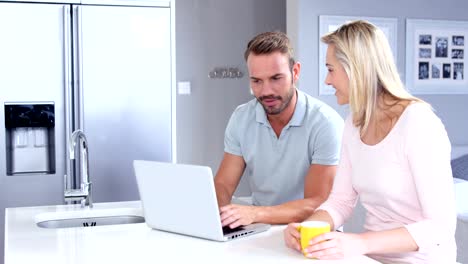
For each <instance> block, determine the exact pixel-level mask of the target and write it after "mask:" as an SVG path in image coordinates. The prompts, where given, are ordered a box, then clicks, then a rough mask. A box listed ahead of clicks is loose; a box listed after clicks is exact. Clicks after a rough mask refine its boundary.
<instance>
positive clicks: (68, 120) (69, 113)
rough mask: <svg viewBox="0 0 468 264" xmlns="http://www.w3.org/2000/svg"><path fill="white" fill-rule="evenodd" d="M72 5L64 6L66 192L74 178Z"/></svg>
mask: <svg viewBox="0 0 468 264" xmlns="http://www.w3.org/2000/svg"><path fill="white" fill-rule="evenodd" d="M70 15H71V13H70V5H64V6H63V51H64V56H63V57H64V61H63V63H64V65H63V66H64V70H65V77H64V88H65V120H64V121H65V135H64V141H65V173H66V175H64V182H63V184H64V190H67V189H69V188H70V187H71V186H69V184H70V181H67V180H66V178H67V177H72V171H71V170H72V168H71V164H70V154H69V153H68V148H69V147H68V144H69V142H68V141H69V140H68V138H69V137H70V135H71V133H72V129H73V98H72V96H73V95H72V81H73V78H72V58H71V49H72V47H71V45H72V44H71V29H72V28H71V27H72V25H71V19H70Z"/></svg>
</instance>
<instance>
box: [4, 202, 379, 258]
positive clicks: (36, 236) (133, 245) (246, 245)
mask: <svg viewBox="0 0 468 264" xmlns="http://www.w3.org/2000/svg"><path fill="white" fill-rule="evenodd" d="M111 208H136V209H139V210H141V203H140V202H139V201H132V202H119V203H96V204H94V208H93V209H87V210H97V209H111ZM77 210H83V209H81V208H80V207H79V205H57V206H41V207H19V208H7V209H6V215H5V264H13V263H14V264H23V263H24V264H26V263H48V264H53V263H57V264H59V263H60V264H64V263H67V264H74V263H76V264H88V263H112V264H118V263H125V264H128V263H190V262H194V263H199V262H204V263H223V264H224V263H237V264H239V263H288V264H290V263H304V261H307V259H306V258H305V257H303V256H302V255H301V254H299V253H297V252H295V251H293V250H291V249H289V248H287V247H286V246H285V245H284V242H283V229H284V226H273V227H272V228H271V229H270V230H268V231H266V232H263V233H260V234H256V235H253V236H249V237H245V238H241V239H237V240H233V241H228V242H215V241H209V240H204V239H199V238H193V237H188V236H183V235H178V234H173V233H168V232H162V231H157V230H153V229H151V228H149V227H148V226H147V225H146V224H145V223H140V224H123V225H107V226H95V227H79V228H61V229H46V228H40V227H37V226H36V223H35V220H34V219H35V217H36V215H37V214H40V213H45V212H61V211H77ZM187 221H190V217H187ZM310 261H313V262H314V263H359V264H366V263H378V262H377V261H374V260H372V259H370V258H367V257H364V256H361V257H355V258H352V259H345V260H341V261H338V260H336V261H324V260H320V261H319V260H310Z"/></svg>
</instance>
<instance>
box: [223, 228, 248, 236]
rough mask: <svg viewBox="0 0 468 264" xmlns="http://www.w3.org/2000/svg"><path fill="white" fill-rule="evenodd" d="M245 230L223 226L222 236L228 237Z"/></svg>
mask: <svg viewBox="0 0 468 264" xmlns="http://www.w3.org/2000/svg"><path fill="white" fill-rule="evenodd" d="M244 229H245V228H244V227H243V226H238V227H236V228H230V227H229V226H223V234H224V235H228V234H231V233H234V232H237V231H241V230H244Z"/></svg>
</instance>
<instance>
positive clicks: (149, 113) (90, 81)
mask: <svg viewBox="0 0 468 264" xmlns="http://www.w3.org/2000/svg"><path fill="white" fill-rule="evenodd" d="M78 9H79V12H78V13H79V15H78V17H79V18H80V20H81V21H79V25H80V26H81V30H80V34H81V36H80V39H81V43H80V45H79V47H80V48H79V53H80V56H79V57H80V58H79V60H80V61H81V66H80V68H81V74H80V75H81V78H82V80H81V82H82V85H81V89H82V91H81V96H80V99H81V102H80V104H79V105H81V107H82V109H81V113H82V115H83V116H82V117H81V120H82V123H83V124H81V126H82V127H83V129H84V131H85V133H86V135H87V138H88V141H89V158H90V176H91V181H92V182H93V188H94V198H95V201H119V200H133V199H138V190H137V186H136V180H135V176H134V172H133V160H135V159H146V160H159V161H171V151H172V149H171V142H172V136H171V116H172V114H171V106H172V104H171V95H172V89H171V35H170V34H171V33H170V32H171V30H170V29H171V25H170V23H171V19H170V9H169V8H156V7H127V6H81V7H78Z"/></svg>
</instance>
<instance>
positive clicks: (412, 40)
mask: <svg viewBox="0 0 468 264" xmlns="http://www.w3.org/2000/svg"><path fill="white" fill-rule="evenodd" d="M467 38H468V21H467V22H464V21H444V20H423V19H407V20H406V87H407V89H408V90H409V91H410V92H411V93H413V94H468V81H467V76H466V74H467V69H466V63H467V57H466V56H465V55H466V54H465V49H466V48H465V47H466V44H465V43H466V42H465V41H467Z"/></svg>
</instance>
